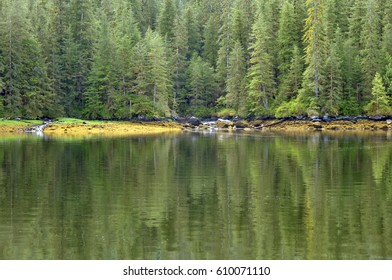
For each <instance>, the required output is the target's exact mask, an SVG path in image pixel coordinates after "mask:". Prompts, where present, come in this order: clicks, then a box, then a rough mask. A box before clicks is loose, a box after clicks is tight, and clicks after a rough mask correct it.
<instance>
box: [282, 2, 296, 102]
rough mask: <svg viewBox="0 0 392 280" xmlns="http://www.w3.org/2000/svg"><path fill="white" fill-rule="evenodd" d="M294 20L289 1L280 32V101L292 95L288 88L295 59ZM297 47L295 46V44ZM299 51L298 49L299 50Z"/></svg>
mask: <svg viewBox="0 0 392 280" xmlns="http://www.w3.org/2000/svg"><path fill="white" fill-rule="evenodd" d="M293 26H295V18H294V6H293V5H292V4H291V2H289V1H285V2H284V3H283V6H282V10H281V14H280V21H279V32H278V70H279V95H280V98H279V99H280V100H282V99H286V97H287V96H289V95H291V93H290V92H289V90H290V89H289V87H288V82H287V79H288V75H289V71H290V68H291V62H292V58H293V51H294V48H293V45H292V44H293V42H295V41H296V39H297V38H296V36H297V34H295V30H294V29H293ZM294 45H295V44H294ZM297 51H298V48H297Z"/></svg>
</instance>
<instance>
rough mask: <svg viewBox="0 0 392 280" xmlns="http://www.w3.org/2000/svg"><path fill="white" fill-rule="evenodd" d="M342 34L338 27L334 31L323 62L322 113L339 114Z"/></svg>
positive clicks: (341, 93) (341, 80)
mask: <svg viewBox="0 0 392 280" xmlns="http://www.w3.org/2000/svg"><path fill="white" fill-rule="evenodd" d="M342 47H343V45H342V34H341V31H340V29H339V28H337V30H336V33H335V38H334V41H333V42H332V43H331V44H330V50H329V55H328V58H327V60H326V62H325V68H324V69H325V77H326V83H325V87H324V91H325V95H324V96H323V99H324V100H323V101H322V106H323V110H322V111H323V113H324V114H327V115H333V116H337V115H338V114H339V104H340V103H341V98H342V95H343V77H342V57H341V53H340V52H341V50H342Z"/></svg>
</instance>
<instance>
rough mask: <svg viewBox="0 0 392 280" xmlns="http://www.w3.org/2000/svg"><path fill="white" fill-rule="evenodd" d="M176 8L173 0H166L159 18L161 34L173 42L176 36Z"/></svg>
mask: <svg viewBox="0 0 392 280" xmlns="http://www.w3.org/2000/svg"><path fill="white" fill-rule="evenodd" d="M175 17H176V10H175V5H174V3H173V0H165V2H164V4H163V9H162V11H161V14H160V16H159V20H158V29H159V34H160V35H161V37H162V38H166V39H167V40H168V41H169V42H171V41H172V40H173V38H174V20H175Z"/></svg>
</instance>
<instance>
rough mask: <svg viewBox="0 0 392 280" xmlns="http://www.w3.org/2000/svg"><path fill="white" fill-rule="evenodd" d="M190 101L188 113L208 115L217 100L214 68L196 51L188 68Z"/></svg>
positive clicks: (201, 115)
mask: <svg viewBox="0 0 392 280" xmlns="http://www.w3.org/2000/svg"><path fill="white" fill-rule="evenodd" d="M187 84H188V90H189V95H188V102H189V109H188V111H187V113H189V114H192V115H196V116H200V117H203V116H208V115H209V114H210V113H211V111H209V108H212V107H213V105H215V104H214V101H215V98H216V97H215V96H214V91H215V81H214V69H213V68H212V67H211V65H209V64H208V63H207V62H205V61H203V59H202V58H201V57H200V56H198V55H197V54H196V53H195V54H194V56H193V57H192V59H191V61H190V63H189V69H188V83H187Z"/></svg>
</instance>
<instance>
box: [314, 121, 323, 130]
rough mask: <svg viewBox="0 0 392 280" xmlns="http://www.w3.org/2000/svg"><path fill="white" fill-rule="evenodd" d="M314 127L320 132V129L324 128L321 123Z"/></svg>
mask: <svg viewBox="0 0 392 280" xmlns="http://www.w3.org/2000/svg"><path fill="white" fill-rule="evenodd" d="M312 127H313V128H314V129H317V130H320V129H322V128H323V126H322V125H321V123H320V122H315V123H314V124H313V125H312Z"/></svg>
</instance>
